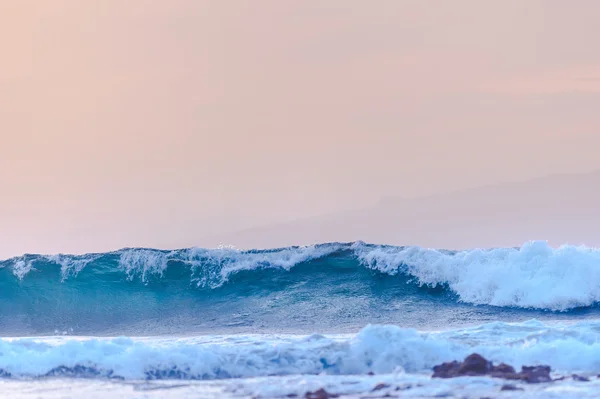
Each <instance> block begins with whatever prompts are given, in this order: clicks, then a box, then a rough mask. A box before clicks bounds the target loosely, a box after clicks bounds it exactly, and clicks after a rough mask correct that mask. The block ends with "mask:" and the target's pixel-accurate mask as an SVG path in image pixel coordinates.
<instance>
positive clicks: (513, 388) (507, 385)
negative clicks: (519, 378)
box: [500, 384, 524, 391]
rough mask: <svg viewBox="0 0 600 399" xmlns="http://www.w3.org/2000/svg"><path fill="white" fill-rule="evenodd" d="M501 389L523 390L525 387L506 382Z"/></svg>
mask: <svg viewBox="0 0 600 399" xmlns="http://www.w3.org/2000/svg"><path fill="white" fill-rule="evenodd" d="M500 390H501V391H523V390H524V389H523V388H519V387H517V386H514V385H510V384H505V385H502V388H500Z"/></svg>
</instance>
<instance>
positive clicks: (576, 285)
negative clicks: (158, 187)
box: [0, 241, 600, 311]
mask: <svg viewBox="0 0 600 399" xmlns="http://www.w3.org/2000/svg"><path fill="white" fill-rule="evenodd" d="M339 251H345V256H348V257H349V259H348V260H349V261H351V260H352V258H356V259H357V260H358V262H359V263H361V264H362V265H364V266H365V267H367V268H370V269H373V270H376V271H378V272H381V273H386V274H389V275H397V274H404V275H409V276H412V277H414V280H415V281H416V282H417V283H418V284H421V285H428V286H438V285H443V286H447V287H448V288H449V289H451V290H452V291H453V292H455V293H456V294H457V295H458V297H459V299H460V300H461V301H463V302H466V303H472V304H477V305H493V306H501V307H520V308H533V309H550V310H555V311H565V310H569V309H573V308H576V307H585V306H592V305H594V304H596V303H598V302H600V250H598V249H595V248H587V247H581V246H578V247H576V246H566V245H565V246H562V247H559V248H552V247H550V246H549V245H548V244H547V243H545V242H540V241H532V242H528V243H525V244H524V245H523V246H522V247H520V248H499V249H473V250H465V251H445V250H437V249H427V248H420V247H393V246H376V245H367V244H364V243H361V242H357V243H354V244H323V245H313V246H305V247H289V248H282V249H275V250H268V251H262V250H260V251H259V250H254V251H244V250H238V249H235V248H229V247H223V248H217V249H202V248H191V249H184V250H177V251H160V250H155V249H125V250H121V251H117V252H113V253H107V254H89V255H78V256H74V255H54V256H35V255H26V256H23V257H19V258H13V259H11V260H8V261H4V262H0V267H6V266H7V265H8V266H10V267H11V269H12V273H13V274H14V275H15V276H16V277H17V278H19V279H23V278H25V277H26V276H27V275H28V274H29V273H31V271H32V270H36V268H37V267H38V262H51V263H55V264H58V265H60V266H61V274H62V279H63V280H65V279H67V278H71V277H75V276H77V274H79V273H80V272H81V271H82V270H83V269H84V268H85V267H87V266H88V265H89V264H90V263H92V262H94V261H96V260H98V259H100V258H102V257H104V256H107V257H108V260H107V262H109V263H110V262H115V261H116V262H117V263H116V264H115V267H118V269H121V270H122V271H123V272H124V273H125V275H126V276H127V278H128V279H130V280H133V279H140V280H141V281H143V282H149V280H150V279H151V278H161V277H162V276H163V275H164V273H165V271H166V270H167V268H168V267H169V265H170V264H172V263H179V264H184V265H187V266H188V267H189V268H190V269H191V274H192V277H191V282H192V283H194V284H196V285H198V286H200V287H209V288H217V287H219V286H221V285H223V284H224V283H226V282H227V281H228V280H229V279H230V278H231V276H232V275H234V274H236V273H239V272H243V271H252V270H259V269H281V270H290V269H291V268H293V267H295V266H297V265H300V264H303V263H306V262H310V261H312V260H316V259H319V258H323V257H327V256H329V255H332V254H334V253H336V252H339ZM40 270H41V269H40Z"/></svg>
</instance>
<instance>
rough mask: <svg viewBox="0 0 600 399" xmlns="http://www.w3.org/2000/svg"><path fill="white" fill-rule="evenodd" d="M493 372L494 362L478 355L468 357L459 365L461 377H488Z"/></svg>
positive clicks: (458, 371)
mask: <svg viewBox="0 0 600 399" xmlns="http://www.w3.org/2000/svg"><path fill="white" fill-rule="evenodd" d="M491 370H492V362H490V361H488V360H487V359H485V358H484V357H483V356H481V355H478V354H477V353H473V354H472V355H469V356H467V357H466V358H465V360H464V361H463V362H462V363H461V364H460V365H459V367H458V370H457V373H458V374H459V375H486V374H487V373H489V372H490V371H491Z"/></svg>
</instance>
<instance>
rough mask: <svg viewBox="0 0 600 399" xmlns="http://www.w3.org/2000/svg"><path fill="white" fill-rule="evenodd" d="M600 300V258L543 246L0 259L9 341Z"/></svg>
mask: <svg viewBox="0 0 600 399" xmlns="http://www.w3.org/2000/svg"><path fill="white" fill-rule="evenodd" d="M599 301H600V250H597V249H592V248H586V247H573V246H563V247H560V248H557V249H554V248H551V247H549V246H548V245H547V244H546V243H544V242H528V243H526V244H525V245H523V246H522V247H520V248H501V249H476V250H468V251H447V250H436V249H425V248H420V247H394V246H379V245H370V244H365V243H362V242H356V243H348V244H342V243H331V244H321V245H314V246H308V247H289V248H281V249H273V250H249V251H242V250H236V249H233V248H219V249H201V248H191V249H182V250H175V251H163V250H155V249H123V250H120V251H116V252H110V253H100V254H86V255H52V256H47V255H24V256H21V257H17V258H13V259H9V260H5V261H2V262H0V334H3V335H7V334H15V335H16V334H19V335H22V334H23V333H28V334H55V333H56V332H61V333H62V332H66V333H69V332H72V333H75V334H89V333H93V334H111V333H112V332H114V331H120V332H125V333H128V334H136V333H137V332H144V334H148V333H156V334H165V333H181V332H186V331H195V332H199V331H215V329H217V330H219V329H221V330H222V331H225V332H226V331H245V332H252V331H255V332H264V331H268V329H269V326H274V325H275V326H277V327H278V331H286V330H289V331H298V330H303V329H304V330H310V331H312V330H314V328H315V326H319V327H320V328H322V329H324V330H327V329H329V327H335V329H336V331H344V330H345V329H347V330H348V331H350V330H355V329H356V327H357V326H364V325H365V324H367V323H380V322H384V323H398V324H402V325H404V326H407V325H408V326H415V327H423V326H429V327H435V326H440V325H445V326H447V325H453V324H456V323H458V322H459V320H460V322H461V323H464V322H467V323H474V322H484V321H488V320H508V319H514V318H515V316H518V317H521V318H522V319H529V318H531V317H532V312H533V313H535V312H536V311H537V313H535V314H534V315H533V316H534V317H538V318H542V319H543V318H544V314H547V313H549V312H561V313H560V314H558V315H557V314H554V315H553V318H556V317H563V316H564V317H568V316H567V315H569V314H573V313H584V314H585V313H597V308H596V306H595V305H596V304H597V303H598V302H599ZM473 305H482V306H473Z"/></svg>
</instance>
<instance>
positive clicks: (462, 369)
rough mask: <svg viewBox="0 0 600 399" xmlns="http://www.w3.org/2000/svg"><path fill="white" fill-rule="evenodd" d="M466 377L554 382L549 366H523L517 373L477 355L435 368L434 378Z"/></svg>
mask: <svg viewBox="0 0 600 399" xmlns="http://www.w3.org/2000/svg"><path fill="white" fill-rule="evenodd" d="M465 376H490V377H494V378H504V379H507V380H522V381H526V382H528V383H540V382H549V381H552V378H550V367H549V366H533V367H529V366H523V367H522V368H521V371H520V372H518V373H517V372H516V371H515V369H514V368H513V367H512V366H509V365H508V364H504V363H500V364H499V365H497V366H495V365H494V364H493V363H492V362H491V361H489V360H487V359H486V358H484V357H483V356H481V355H479V354H477V353H473V354H472V355H469V356H467V357H466V358H465V360H464V361H462V362H458V361H453V362H447V363H442V364H440V365H437V366H434V367H433V378H455V377H465Z"/></svg>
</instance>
